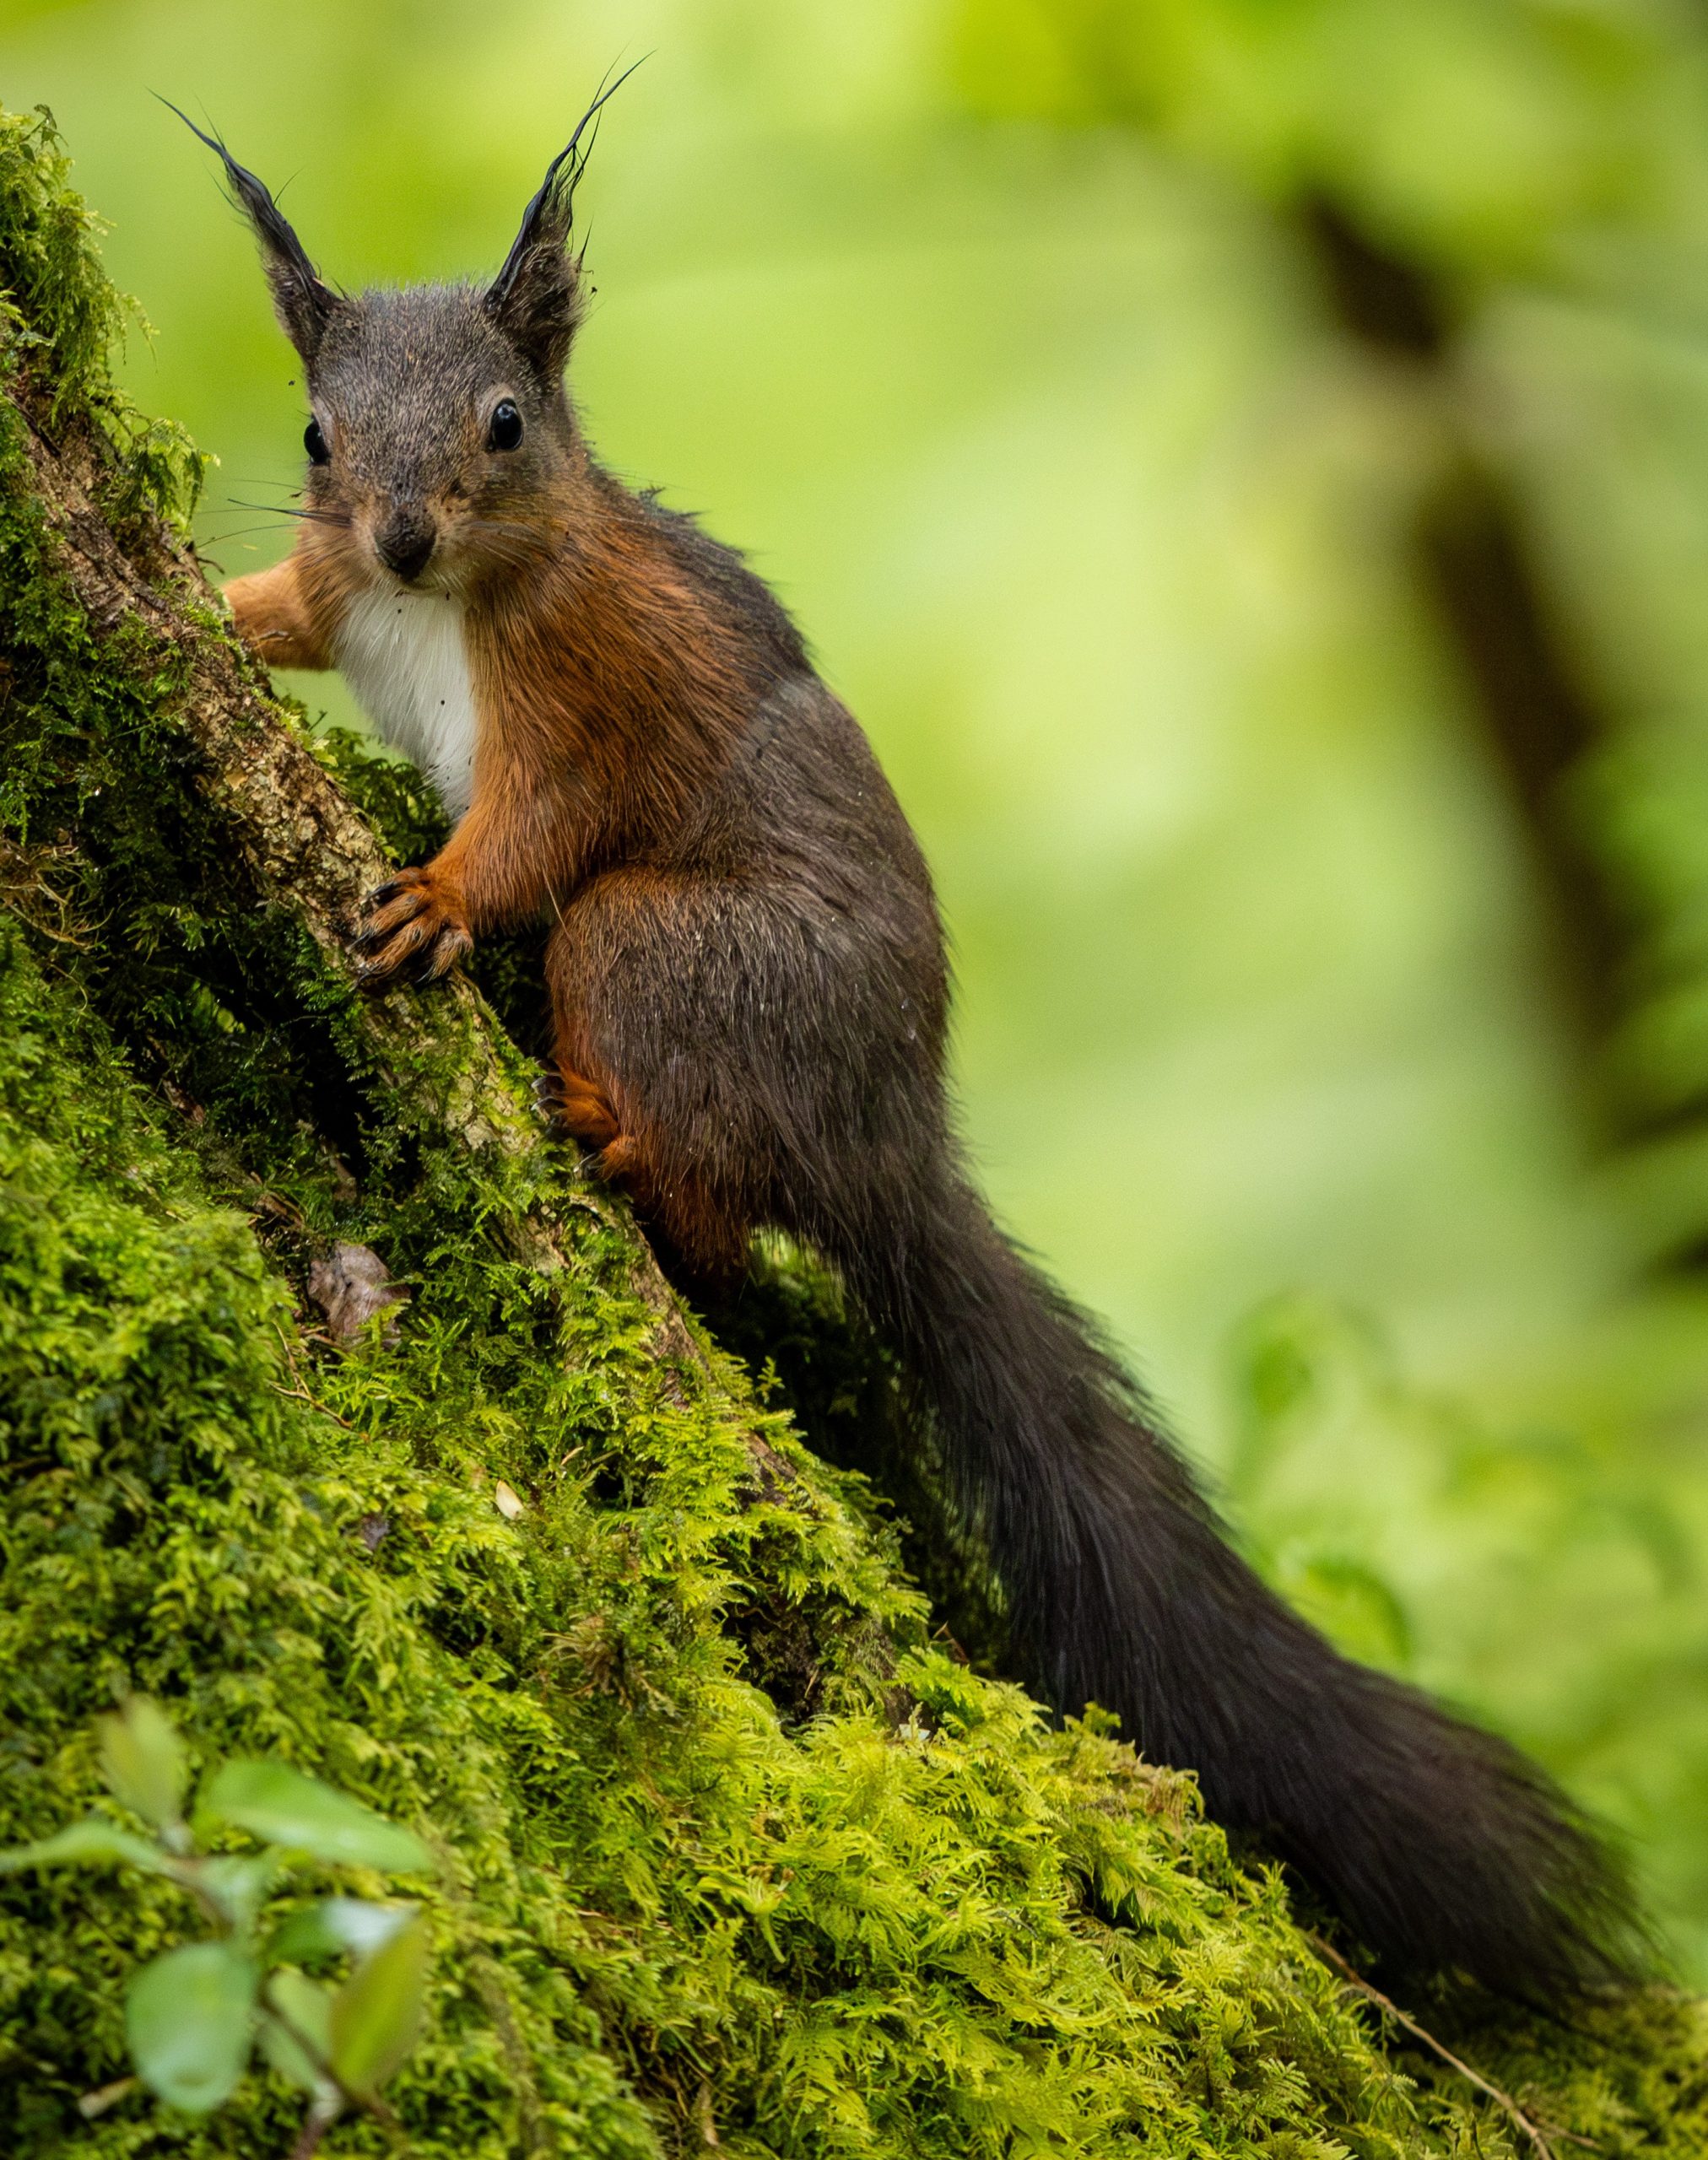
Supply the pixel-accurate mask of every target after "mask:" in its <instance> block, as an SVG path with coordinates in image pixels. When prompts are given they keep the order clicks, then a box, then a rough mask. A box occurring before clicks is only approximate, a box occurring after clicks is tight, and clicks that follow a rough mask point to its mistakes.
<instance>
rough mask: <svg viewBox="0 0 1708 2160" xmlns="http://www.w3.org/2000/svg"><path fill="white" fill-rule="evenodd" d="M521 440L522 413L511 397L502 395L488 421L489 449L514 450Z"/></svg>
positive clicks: (487, 439)
mask: <svg viewBox="0 0 1708 2160" xmlns="http://www.w3.org/2000/svg"><path fill="white" fill-rule="evenodd" d="M521 440H522V414H521V413H518V412H517V411H516V407H515V406H514V405H513V404H511V401H510V400H509V398H507V397H500V399H499V401H498V402H497V404H496V405H495V406H494V407H493V408H492V418H491V419H490V420H489V421H488V423H487V427H486V446H487V448H488V449H489V450H514V449H515V448H516V445H517V444H518V443H519V442H520V441H521Z"/></svg>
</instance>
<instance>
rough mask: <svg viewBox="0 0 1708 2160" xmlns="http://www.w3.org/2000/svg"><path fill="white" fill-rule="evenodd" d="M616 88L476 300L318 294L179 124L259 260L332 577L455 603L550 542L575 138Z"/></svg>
mask: <svg viewBox="0 0 1708 2160" xmlns="http://www.w3.org/2000/svg"><path fill="white" fill-rule="evenodd" d="M622 80H623V78H621V77H619V79H618V82H617V83H613V84H612V85H611V86H610V88H609V89H606V90H604V91H603V92H602V94H600V96H599V97H598V98H597V99H596V100H595V101H594V102H593V104H592V105H591V106H590V107H589V108H588V110H587V111H586V113H585V114H584V115H583V116H582V118H581V124H580V125H579V126H578V127H576V132H575V133H574V135H573V136H571V138H570V142H569V143H568V146H567V147H566V148H565V149H564V150H562V151H560V152H559V154H558V156H557V157H556V158H554V159H553V160H552V163H551V165H550V166H549V169H548V170H547V173H546V176H545V179H544V181H543V183H542V184H541V186H540V187H539V189H538V192H537V193H536V194H535V196H534V197H533V200H532V202H530V203H529V204H528V206H527V210H526V211H525V212H524V213H523V215H522V227H521V229H520V230H519V231H518V233H517V234H516V239H515V241H514V243H513V244H512V246H511V251H510V253H509V255H508V256H507V257H505V263H504V267H503V268H502V269H501V270H500V272H499V273H498V275H497V277H496V278H494V279H493V281H492V283H491V284H489V285H486V286H478V285H454V286H440V285H420V286H412V287H408V288H405V289H403V290H400V291H392V292H383V291H382V292H370V293H359V294H344V293H340V292H337V291H334V290H333V289H332V288H331V287H330V286H328V285H327V284H324V283H322V279H321V277H320V274H319V273H318V272H317V271H316V268H315V267H314V265H313V263H312V262H311V261H310V259H309V257H308V255H307V253H306V251H305V249H304V247H303V245H302V243H301V241H300V240H299V239H298V238H297V236H296V235H295V232H294V231H293V230H292V229H291V227H290V225H289V224H288V223H287V222H286V220H285V219H284V216H283V214H282V213H281V212H280V210H279V208H278V204H277V203H276V202H274V201H273V197H272V195H271V194H270V193H269V192H268V189H267V188H266V187H265V186H263V185H262V182H261V181H259V180H257V178H256V176H255V175H254V174H253V173H252V172H249V171H247V170H246V169H245V168H244V167H243V166H242V165H239V164H238V163H237V162H236V160H235V159H234V158H233V157H232V156H231V154H230V152H229V151H228V150H227V149H226V148H225V146H224V143H221V142H219V141H218V140H217V139H216V138H214V137H212V136H208V135H204V134H203V132H202V130H201V129H200V128H199V127H196V125H195V122H194V121H190V120H187V119H185V116H184V115H183V114H182V113H180V114H179V115H178V116H179V118H180V119H181V120H184V121H185V125H186V127H190V128H191V129H192V131H193V132H195V133H196V134H197V135H198V136H200V137H201V139H202V140H203V142H204V143H207V144H208V148H210V149H213V150H215V151H217V152H218V154H219V157H220V158H221V159H222V160H223V161H224V167H225V173H226V177H227V179H228V181H230V187H231V192H232V194H233V196H234V197H235V200H236V202H237V203H238V204H239V206H240V207H241V209H242V210H243V212H244V213H245V214H246V216H247V218H248V219H249V222H250V224H251V225H252V226H253V228H254V229H255V234H256V237H257V240H259V241H260V243H261V251H262V264H263V267H264V268H265V270H266V273H267V279H268V284H269V285H270V286H271V288H272V290H273V307H274V310H275V311H276V313H277V314H278V320H279V323H280V325H281V327H283V329H284V333H285V335H286V336H287V337H288V338H289V339H290V341H291V343H292V344H293V345H295V348H296V349H297V352H298V354H300V356H301V359H302V363H303V368H304V371H305V379H306V382H307V387H308V393H309V400H310V403H311V407H312V409H313V417H312V419H311V420H310V422H309V424H308V426H307V428H306V429H305V431H304V436H303V441H304V446H305V449H306V450H307V451H308V456H309V465H308V474H307V479H306V483H305V488H304V493H303V510H302V513H301V514H302V515H303V516H305V517H306V518H307V519H308V520H309V521H310V527H309V530H310V533H311V536H312V543H313V544H314V545H315V546H316V548H317V549H323V550H324V551H325V552H326V553H327V554H337V555H338V557H340V558H341V559H342V562H341V568H342V569H343V574H344V575H346V576H348V577H350V578H352V579H353V580H356V581H358V582H360V583H367V584H376V583H383V582H386V581H387V580H397V581H398V582H400V583H402V584H404V585H413V586H424V587H428V588H437V589H446V590H457V589H461V588H465V587H467V586H469V585H470V584H472V583H473V582H474V581H476V580H478V579H479V578H480V577H481V576H483V575H488V574H490V573H492V572H495V571H502V570H505V569H511V570H514V569H516V568H517V567H519V566H521V565H522V564H524V563H526V562H527V560H528V559H530V558H531V557H534V556H538V555H539V554H543V553H545V552H548V551H549V550H551V549H553V548H555V546H556V545H557V544H558V543H559V542H560V541H561V539H562V537H563V534H564V531H565V521H564V516H563V510H562V505H563V503H564V500H565V491H564V485H563V483H564V481H565V477H566V475H567V473H568V472H569V471H570V468H571V467H572V466H573V465H574V463H575V462H576V457H577V444H576V430H575V423H574V420H573V418H572V416H571V413H570V407H569V402H568V400H567V399H566V397H565V394H564V382H563V376H564V366H565V362H566V360H567V359H568V357H569V351H570V342H571V340H572V339H573V338H574V336H575V333H576V327H577V325H578V324H579V322H580V321H581V305H582V302H581V257H580V256H579V255H577V254H572V253H571V252H570V233H571V226H572V223H573V212H574V204H575V192H576V182H577V181H579V179H580V178H581V172H582V170H583V169H584V167H585V165H586V157H587V148H591V143H588V145H587V148H583V147H582V138H583V135H584V133H585V132H586V128H587V126H588V123H589V122H590V121H592V119H593V118H594V116H595V115H596V114H597V112H598V111H599V108H600V106H601V105H603V103H604V102H605V100H606V99H607V98H608V97H609V96H610V95H611V94H613V91H614V90H615V89H618V88H619V85H620V83H621V81H622ZM172 109H173V111H177V108H176V106H174V107H173V108H172Z"/></svg>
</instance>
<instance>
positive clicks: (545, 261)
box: [483, 60, 640, 382]
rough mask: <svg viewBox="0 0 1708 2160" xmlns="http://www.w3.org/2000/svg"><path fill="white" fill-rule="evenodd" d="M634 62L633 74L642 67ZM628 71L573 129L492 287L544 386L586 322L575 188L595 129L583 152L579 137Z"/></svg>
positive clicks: (496, 315) (489, 295) (497, 313)
mask: <svg viewBox="0 0 1708 2160" xmlns="http://www.w3.org/2000/svg"><path fill="white" fill-rule="evenodd" d="M639 66H640V62H639V61H638V60H637V61H636V62H635V67H639ZM635 67H629V68H625V69H624V72H623V73H622V74H620V75H619V77H618V78H617V79H616V81H615V82H614V83H613V84H610V86H609V87H608V89H602V90H601V91H600V93H599V94H598V96H597V97H596V98H595V99H594V100H593V102H592V105H589V106H588V107H587V109H586V111H585V112H584V113H583V114H582V115H581V118H580V120H579V121H577V122H576V132H575V133H574V134H573V135H571V136H570V139H569V141H568V142H567V143H565V146H564V148H562V149H561V150H559V152H558V154H557V155H556V157H554V159H552V161H551V163H550V165H548V166H547V167H546V176H545V178H544V179H543V181H541V182H540V185H539V190H538V193H537V194H536V195H535V197H534V198H533V200H532V202H530V203H529V204H528V206H527V209H526V210H524V211H523V212H522V229H521V230H520V231H519V232H518V233H517V234H516V238H515V240H513V241H512V242H511V250H510V253H509V254H508V255H507V256H506V257H505V260H504V267H503V269H501V270H500V272H499V273H498V275H497V277H495V278H494V279H493V281H492V283H491V284H490V285H489V287H488V288H487V290H486V294H485V297H484V302H483V305H484V307H485V309H486V311H487V313H488V314H489V316H491V317H492V318H493V320H494V321H495V322H496V323H497V324H498V325H499V327H500V329H502V330H503V331H504V332H505V333H506V334H507V335H508V336H509V337H510V338H511V340H512V341H513V343H515V344H516V346H518V347H519V348H520V349H521V350H522V353H523V354H525V355H526V357H527V359H529V360H531V361H532V363H533V365H534V366H535V367H536V368H537V369H538V371H539V373H540V375H541V376H542V378H543V380H544V381H547V382H554V381H556V379H557V377H558V376H559V375H561V374H562V373H563V368H564V362H565V360H566V359H568V358H569V351H570V339H571V338H573V337H574V336H575V334H576V326H577V325H578V324H579V322H580V321H581V257H580V256H579V255H575V256H572V255H571V254H570V251H569V248H570V232H571V230H572V229H573V227H574V224H575V208H576V186H578V184H579V183H580V181H581V175H582V174H583V173H584V172H585V171H586V169H587V159H589V157H591V156H592V149H593V136H597V133H598V128H597V125H595V126H594V128H593V136H589V137H588V138H587V142H586V147H585V148H583V147H582V143H581V138H582V136H583V135H584V134H585V133H586V130H587V127H588V126H589V124H590V123H594V122H597V116H598V112H599V108H600V107H601V106H602V105H603V104H604V103H605V101H606V100H607V99H608V98H613V97H614V96H615V95H616V94H617V92H618V91H619V90H620V89H622V87H623V85H624V83H626V82H627V81H628V79H629V78H630V75H632V74H633V73H634V72H635Z"/></svg>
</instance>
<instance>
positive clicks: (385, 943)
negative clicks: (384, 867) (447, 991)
mask: <svg viewBox="0 0 1708 2160" xmlns="http://www.w3.org/2000/svg"><path fill="white" fill-rule="evenodd" d="M473 946H474V940H473V937H471V936H470V934H469V929H468V920H467V918H466V917H465V916H464V915H463V912H462V897H461V895H460V894H456V893H453V892H451V890H449V889H448V888H446V886H445V885H444V884H443V883H441V881H440V880H439V879H437V878H435V877H434V876H433V873H432V872H431V871H430V870H405V871H403V872H400V873H399V874H398V875H397V877H394V878H393V879H392V882H391V883H390V884H388V885H381V886H380V887H379V888H377V890H376V891H374V892H371V893H370V894H369V895H368V899H367V906H366V909H365V913H364V915H363V917H362V927H361V929H360V930H359V932H358V933H357V935H356V936H355V937H354V938H352V939H351V941H350V950H351V952H352V953H354V955H355V957H356V959H357V961H358V963H359V965H358V967H357V969H356V981H357V983H358V984H359V985H360V987H361V988H362V989H364V990H373V991H381V990H389V989H390V988H391V987H392V985H393V984H394V983H397V982H434V981H436V980H438V978H439V977H440V976H441V975H443V974H445V973H446V969H449V968H451V967H453V966H454V965H455V964H456V963H457V961H458V960H460V959H461V958H462V956H463V954H464V953H468V952H471V951H473Z"/></svg>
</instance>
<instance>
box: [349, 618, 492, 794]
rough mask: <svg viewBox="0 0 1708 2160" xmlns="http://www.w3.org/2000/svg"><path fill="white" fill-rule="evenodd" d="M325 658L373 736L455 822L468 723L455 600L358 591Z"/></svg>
mask: <svg viewBox="0 0 1708 2160" xmlns="http://www.w3.org/2000/svg"><path fill="white" fill-rule="evenodd" d="M333 655H334V657H335V658H336V660H337V661H338V666H339V667H340V668H341V669H342V671H343V676H344V679H345V680H346V681H347V682H348V683H349V686H350V688H352V689H353V690H354V692H355V694H356V696H357V697H358V699H359V700H360V702H361V705H362V709H363V710H364V711H365V713H366V714H367V715H368V717H369V719H370V720H371V721H373V723H374V726H375V728H376V731H377V732H378V733H379V734H380V735H381V737H383V738H384V739H385V741H386V742H389V743H391V744H392V747H393V748H396V749H398V750H401V751H402V752H403V754H404V756H405V757H406V758H410V759H413V761H414V762H415V764H418V765H419V767H420V768H421V769H422V771H423V772H424V773H425V774H426V775H428V777H429V779H430V780H432V782H433V784H434V786H435V787H436V788H437V789H438V790H439V793H440V796H441V799H442V800H443V802H444V804H445V807H446V809H447V810H448V811H449V812H450V813H451V816H452V817H453V818H460V817H461V816H462V813H463V812H464V811H465V810H466V809H467V808H468V799H469V796H470V795H471V794H472V793H473V785H474V733H475V725H476V722H475V714H474V686H473V683H472V682H471V680H470V678H469V672H468V646H467V644H466V642H465V640H464V638H463V634H462V602H460V601H458V600H457V599H455V598H453V597H451V595H450V594H449V593H442V592H397V591H392V592H365V593H363V594H361V595H360V596H359V597H358V598H357V599H356V600H354V602H352V603H351V606H350V608H349V613H348V614H346V616H345V617H344V619H343V624H342V625H341V626H340V628H339V630H338V637H337V639H336V640H335V642H334V646H333Z"/></svg>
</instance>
